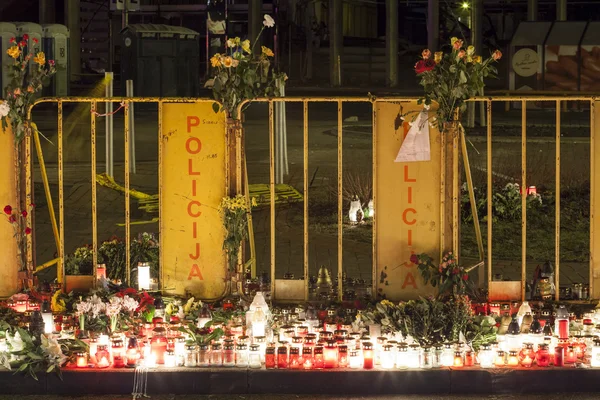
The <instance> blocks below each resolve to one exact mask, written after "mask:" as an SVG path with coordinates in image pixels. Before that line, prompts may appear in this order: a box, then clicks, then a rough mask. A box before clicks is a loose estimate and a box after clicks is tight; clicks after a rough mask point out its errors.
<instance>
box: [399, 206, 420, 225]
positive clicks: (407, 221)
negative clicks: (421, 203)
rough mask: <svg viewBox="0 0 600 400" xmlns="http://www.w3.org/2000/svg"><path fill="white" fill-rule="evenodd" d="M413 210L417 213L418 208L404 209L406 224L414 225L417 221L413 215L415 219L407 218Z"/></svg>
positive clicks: (403, 218) (403, 219)
mask: <svg viewBox="0 0 600 400" xmlns="http://www.w3.org/2000/svg"><path fill="white" fill-rule="evenodd" d="M409 212H411V213H413V214H416V213H417V210H415V209H414V208H407V209H405V210H404V212H402V221H403V222H404V223H405V224H406V225H414V224H416V223H417V219H416V218H414V217H413V219H412V220H411V221H409V220H408V219H407V214H408V213H409Z"/></svg>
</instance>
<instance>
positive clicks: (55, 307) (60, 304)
mask: <svg viewBox="0 0 600 400" xmlns="http://www.w3.org/2000/svg"><path fill="white" fill-rule="evenodd" d="M61 294H62V291H60V290H57V291H56V293H54V295H53V296H52V303H51V307H52V312H55V313H62V312H65V311H66V310H67V307H66V305H65V301H64V300H63V299H59V297H60V295H61Z"/></svg>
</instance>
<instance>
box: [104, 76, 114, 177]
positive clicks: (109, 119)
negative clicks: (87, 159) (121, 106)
mask: <svg viewBox="0 0 600 400" xmlns="http://www.w3.org/2000/svg"><path fill="white" fill-rule="evenodd" d="M113 78H114V75H113V73H112V72H105V73H104V80H105V81H106V91H105V97H107V98H111V97H113V82H114V80H113ZM105 105H106V106H105V108H104V110H105V112H106V114H107V115H106V120H105V123H106V130H105V132H106V134H105V135H106V174H107V175H108V176H114V172H113V164H114V163H113V154H114V152H113V145H114V139H113V116H112V111H113V103H112V102H110V101H107V102H106V103H105Z"/></svg>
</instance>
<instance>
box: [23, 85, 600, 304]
mask: <svg viewBox="0 0 600 400" xmlns="http://www.w3.org/2000/svg"><path fill="white" fill-rule="evenodd" d="M415 100H417V99H416V98H412V97H393V98H392V97H388V98H375V97H303V98H274V99H266V98H265V99H257V100H255V102H262V103H267V104H268V115H269V120H268V124H269V189H270V205H269V206H270V207H269V210H270V217H271V219H270V274H271V291H272V294H273V296H274V298H276V297H277V293H276V292H275V272H276V270H275V268H276V259H275V245H276V229H275V201H276V200H275V137H274V105H275V104H276V103H299V104H301V105H302V121H303V129H302V136H303V141H302V143H303V145H302V150H303V157H302V159H303V174H302V176H303V190H304V196H303V201H304V203H303V215H304V222H303V228H302V229H303V258H304V260H303V271H304V276H305V291H304V296H305V298H306V299H308V272H309V268H308V266H309V264H308V258H309V253H308V251H309V247H308V243H309V235H308V230H309V209H308V199H309V184H308V181H309V176H308V123H309V107H308V106H309V104H311V103H325V102H327V103H334V104H337V152H336V154H337V168H338V170H337V195H338V196H337V197H338V198H337V211H338V218H337V223H338V229H337V236H338V237H337V247H338V253H337V254H338V259H337V278H338V282H339V284H338V288H337V289H338V297H339V298H340V299H341V297H342V293H343V287H342V276H343V251H342V249H343V218H342V217H343V207H344V205H343V190H342V189H343V118H342V113H343V105H344V103H356V102H362V103H370V104H371V106H372V107H373V108H372V134H373V148H372V151H373V171H372V173H373V180H374V182H373V188H374V193H373V200H374V201H375V202H376V197H377V193H376V187H377V185H376V179H377V178H376V177H377V170H376V165H377V154H376V146H375V144H376V141H377V137H376V128H377V115H376V111H375V106H376V104H377V103H378V102H388V103H389V102H408V101H415ZM470 101H472V102H483V103H484V105H485V108H486V121H487V130H486V139H487V171H486V174H487V216H488V218H487V252H486V253H487V254H486V258H485V260H484V261H486V262H484V263H480V264H477V266H480V265H484V264H487V283H488V286H489V285H490V282H491V281H492V276H493V274H492V266H493V254H492V238H493V236H492V235H493V229H492V228H493V221H492V217H491V216H492V196H493V192H492V183H493V182H492V175H493V171H492V156H493V153H492V150H493V148H492V139H493V137H492V128H493V117H494V115H493V112H492V104H493V103H496V102H517V103H520V104H521V187H522V188H526V187H527V106H528V104H530V103H535V102H552V103H554V105H555V108H556V120H555V124H556V131H555V140H556V153H555V156H554V161H555V166H556V178H555V185H556V193H557V196H556V210H555V254H554V262H555V266H556V270H555V282H554V283H555V286H556V299H557V300H558V298H559V290H558V289H559V287H560V238H561V236H560V229H561V220H560V213H561V205H560V188H561V180H560V171H561V169H560V168H561V158H560V152H561V146H560V144H561V129H560V128H561V126H560V125H561V107H562V106H563V105H564V103H565V102H571V101H572V102H581V103H583V104H585V103H587V104H589V107H590V141H591V143H590V232H589V234H590V249H589V250H590V260H589V262H590V267H589V285H590V297H594V298H599V297H600V282H595V280H596V281H597V280H599V279H600V261H599V260H597V259H598V258H600V256H598V254H600V233H599V232H600V218H596V216H595V212H596V210H597V209H599V208H600V193H596V189H597V187H598V186H597V185H598V183H597V182H596V180H597V179H599V178H598V177H599V176H600V174H597V173H596V169H600V163H598V162H596V154H600V140H598V138H599V137H600V136H598V135H600V125H596V118H600V107H597V106H596V105H597V102H598V101H600V99H599V98H597V97H596V96H585V95H574V96H514V95H510V96H495V97H477V98H473V99H471V100H470ZM106 102H113V103H114V102H116V103H122V104H124V105H125V107H124V119H125V122H124V143H123V146H124V157H125V160H124V163H125V168H124V176H125V207H124V208H125V234H126V238H125V241H126V248H127V249H128V250H129V248H130V243H131V238H130V232H131V231H130V229H131V220H130V205H129V195H130V171H129V161H130V160H129V157H130V152H129V147H130V145H131V143H130V137H129V126H130V118H131V116H130V112H129V107H128V105H130V104H133V103H156V104H158V110H159V112H158V119H157V124H158V132H159V137H160V133H161V130H162V116H161V111H162V106H163V105H164V104H165V103H201V102H213V100H212V99H192V98H102V97H98V98H86V97H65V98H43V99H39V100H37V101H36V102H35V104H34V106H33V107H32V109H33V108H34V107H35V106H36V105H39V104H41V103H55V104H56V106H57V111H58V118H57V132H58V144H57V149H58V183H59V184H58V208H59V218H58V224H57V221H56V220H57V219H56V217H55V215H54V206H53V204H52V200H51V196H50V189H49V184H48V178H47V176H46V172H45V166H44V162H43V160H44V159H43V154H42V153H41V146H40V143H39V137H38V136H37V133H36V134H34V135H33V140H34V142H35V146H36V152H37V155H38V159H39V161H40V170H41V172H42V179H43V183H44V188H45V191H46V196H47V198H48V207H49V209H50V220H51V223H52V227H53V232H54V236H55V241H56V244H57V252H58V259H59V262H58V272H57V275H58V280H59V282H63V279H64V265H65V253H64V251H65V250H64V242H65V240H64V238H65V231H64V196H65V194H64V160H63V151H64V149H63V105H64V104H66V103H88V104H90V109H91V111H92V113H91V120H90V141H91V154H92V163H91V164H92V165H91V171H90V173H91V182H92V203H91V213H92V246H93V250H94V251H93V254H94V255H93V257H94V260H93V262H94V275H95V273H96V264H97V249H98V219H97V204H96V201H97V191H96V161H97V158H96V144H97V143H96V114H95V112H94V111H96V110H97V106H98V103H106ZM244 105H246V104H245V103H244V104H242V105H240V110H241V108H242V107H243V106H244ZM32 109H30V110H29V115H30V116H31V111H32ZM242 143H243V141H242V138H241V135H240V136H238V137H237V138H236V147H237V149H236V153H235V164H236V165H235V167H236V168H235V169H236V173H235V177H236V178H235V179H236V180H235V189H236V191H237V192H238V193H242V192H244V190H245V189H244V185H243V183H244V182H243V176H244V174H243V173H242V171H244V170H245V161H244V149H243V148H242ZM456 145H457V146H458V143H456ZM461 145H462V147H463V151H466V144H465V143H461ZM158 148H159V154H158V160H159V164H160V162H161V161H162V154H161V146H160V145H159V147H158ZM26 155H27V160H26V168H27V171H26V187H27V193H26V195H27V201H28V202H31V199H32V193H31V190H32V185H31V183H32V154H31V138H30V137H28V138H27V139H26ZM457 168H458V166H455V169H457ZM442 170H443V169H442ZM159 171H160V168H159ZM599 172H600V171H599ZM468 180H470V178H469V177H468ZM161 183H162V176H161V173H160V172H159V193H160V190H161ZM457 184H458V181H457V180H454V182H453V186H457ZM453 189H454V193H455V194H456V193H460V191H459V189H458V188H457V187H454V188H453ZM159 197H160V196H159ZM455 197H456V196H455ZM159 201H160V200H159ZM453 201H454V202H455V203H457V202H458V200H457V199H456V198H455V199H453ZM159 209H160V207H159ZM521 209H522V214H521V245H522V253H521V258H522V260H521V295H522V297H523V298H525V289H526V260H527V191H526V190H522V194H521ZM381 215H382V214H381V213H380V212H379V211H378V212H377V213H376V214H375V217H374V225H373V232H374V234H373V243H372V250H373V251H372V256H373V265H372V275H371V278H372V285H373V293H377V285H378V283H377V281H378V280H377V275H376V265H377V254H376V253H377V252H376V234H375V233H376V232H377V218H378V217H380V216H381ZM159 218H160V216H159ZM454 218H455V219H456V218H458V217H457V216H456V215H454ZM28 219H29V221H28V222H29V223H31V216H28ZM456 232H457V230H455V233H456ZM159 233H160V232H159ZM456 235H457V233H456ZM479 236H480V235H479ZM455 239H456V241H458V238H455ZM479 239H481V237H479ZM28 240H29V246H28V251H27V257H28V260H29V262H32V260H33V248H32V246H31V244H32V243H31V240H32V239H31V238H30V237H29V238H28ZM161 252H162V249H161ZM126 253H127V255H126V257H127V259H126V266H127V278H128V281H129V278H130V273H131V271H130V269H129V268H130V255H129V251H127V252H126Z"/></svg>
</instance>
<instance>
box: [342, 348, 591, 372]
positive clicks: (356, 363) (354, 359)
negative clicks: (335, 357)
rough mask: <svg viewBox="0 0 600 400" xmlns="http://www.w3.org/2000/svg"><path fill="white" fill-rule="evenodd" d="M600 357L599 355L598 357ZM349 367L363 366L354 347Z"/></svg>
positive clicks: (351, 351)
mask: <svg viewBox="0 0 600 400" xmlns="http://www.w3.org/2000/svg"><path fill="white" fill-rule="evenodd" d="M599 359H600V357H599ZM348 363H349V367H350V368H352V369H359V368H361V367H362V366H363V362H362V359H361V357H360V352H359V351H358V350H356V349H352V350H350V355H349V356H348Z"/></svg>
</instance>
